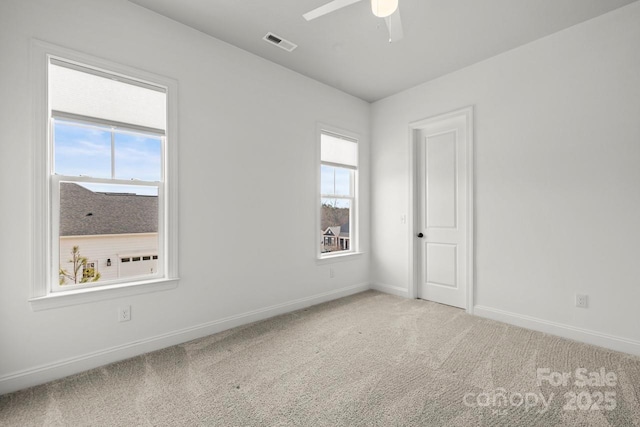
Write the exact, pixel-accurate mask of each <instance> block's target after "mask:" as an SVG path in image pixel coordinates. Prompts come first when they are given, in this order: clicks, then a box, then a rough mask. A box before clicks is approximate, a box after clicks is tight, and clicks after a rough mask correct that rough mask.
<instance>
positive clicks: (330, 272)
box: [329, 268, 336, 279]
mask: <svg viewBox="0 0 640 427" xmlns="http://www.w3.org/2000/svg"><path fill="white" fill-rule="evenodd" d="M334 277H336V272H335V271H333V268H330V269H329V278H330V279H333V278H334Z"/></svg>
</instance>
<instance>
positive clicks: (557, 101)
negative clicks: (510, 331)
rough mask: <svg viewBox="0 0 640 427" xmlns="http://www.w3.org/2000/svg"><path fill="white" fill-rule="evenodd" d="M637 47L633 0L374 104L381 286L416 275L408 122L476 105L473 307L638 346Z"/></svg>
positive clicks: (638, 7) (638, 13)
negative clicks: (579, 298) (404, 219)
mask: <svg viewBox="0 0 640 427" xmlns="http://www.w3.org/2000/svg"><path fill="white" fill-rule="evenodd" d="M639 47H640V3H638V2H636V3H634V4H631V5H630V6H627V7H624V8H622V9H619V10H616V11H613V12H611V13H609V14H606V15H603V16H601V17H599V18H596V19H594V20H591V21H588V22H586V23H583V24H581V25H578V26H575V27H572V28H569V29H567V30H565V31H562V32H560V33H556V34H554V35H551V36H549V37H546V38H544V39H541V40H538V41H536V42H534V43H531V44H528V45H525V46H523V47H520V48H518V49H515V50H513V51H510V52H507V53H505V54H502V55H499V56H496V57H494V58H491V59H489V60H486V61H484V62H481V63H478V64H475V65H473V66H470V67H468V68H466V69H463V70H460V71H458V72H455V73H452V74H449V75H447V76H444V77H442V78H439V79H437V80H434V81H431V82H429V83H426V84H423V85H420V86H418V87H415V88H413V89H410V90H407V91H405V92H402V93H399V94H397V95H394V96H391V97H389V98H387V99H384V100H381V101H379V102H376V103H375V104H373V111H372V135H374V137H373V142H372V172H371V173H372V184H371V185H372V189H373V193H372V230H373V235H372V254H373V255H372V265H373V268H374V271H373V278H372V280H373V281H374V282H375V283H376V287H378V288H380V289H387V290H390V291H395V292H396V293H400V294H403V293H404V294H406V293H407V291H408V289H409V283H408V280H409V278H408V277H409V274H408V268H409V264H408V262H409V260H408V255H407V253H408V248H409V230H408V229H407V227H409V226H408V225H404V224H402V223H401V221H400V217H401V215H403V214H409V213H410V212H408V210H409V205H410V199H409V179H410V177H409V176H408V166H409V134H408V125H409V123H410V122H412V121H416V120H419V119H423V118H427V117H430V116H435V115H438V114H441V113H445V112H448V111H451V110H455V109H458V108H462V107H465V106H468V105H474V106H475V138H476V139H475V149H476V161H475V167H476V192H475V197H476V236H475V237H476V290H475V297H476V309H475V312H476V313H477V314H481V315H484V316H490V317H494V318H498V319H502V320H507V321H511V322H514V323H518V324H522V325H525V326H527V327H532V328H536V329H540V330H546V331H549V332H553V333H557V334H560V335H564V336H570V337H573V338H578V339H581V340H585V341H589V342H594V343H597V344H602V345H607V346H609V347H614V348H617V349H621V350H625V351H630V352H635V353H638V354H640V327H639V326H640V310H638V301H640V275H639V274H638V262H639V260H640V249H639V248H640V245H639V244H638V242H639V241H640V216H639V213H640V48H639ZM575 293H585V294H588V295H589V304H590V307H589V308H588V309H586V310H585V309H578V308H575V306H574V294H575ZM616 337H617V338H621V339H616Z"/></svg>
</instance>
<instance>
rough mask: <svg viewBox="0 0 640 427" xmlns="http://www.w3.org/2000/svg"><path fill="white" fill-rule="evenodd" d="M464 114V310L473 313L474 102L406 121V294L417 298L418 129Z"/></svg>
mask: <svg viewBox="0 0 640 427" xmlns="http://www.w3.org/2000/svg"><path fill="white" fill-rule="evenodd" d="M458 116H464V118H465V120H466V123H467V129H466V130H467V165H466V172H467V189H468V191H467V266H466V267H467V298H466V312H467V313H469V314H473V306H474V301H475V299H474V289H475V227H474V225H475V204H474V203H475V197H474V195H475V174H474V170H475V167H474V166H475V151H474V139H475V135H474V128H475V127H474V107H473V105H471V106H468V107H464V108H461V109H458V110H454V111H450V112H448V113H444V114H438V115H436V116H431V117H428V118H426V119H421V120H417V121H414V122H411V123H409V221H408V223H409V227H408V229H409V297H410V298H413V299H416V298H418V278H419V274H418V268H420V263H419V262H418V260H417V259H416V257H417V256H418V254H419V253H420V252H419V248H418V245H419V242H418V240H417V239H416V238H415V236H416V233H417V230H418V227H419V225H418V222H419V221H418V218H419V209H420V203H419V199H418V197H420V195H419V194H418V188H419V187H418V174H419V166H418V162H419V161H420V159H418V156H417V144H418V143H419V142H420V137H419V134H420V131H421V130H422V129H424V128H426V127H427V126H429V125H431V124H433V123H436V122H439V121H442V120H447V119H451V118H453V117H458Z"/></svg>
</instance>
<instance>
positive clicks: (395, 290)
mask: <svg viewBox="0 0 640 427" xmlns="http://www.w3.org/2000/svg"><path fill="white" fill-rule="evenodd" d="M371 289H375V290H376V291H380V292H384V293H385V294H391V295H397V296H399V297H404V298H409V290H408V289H405V288H401V287H400V286H391V285H385V284H383V283H372V284H371Z"/></svg>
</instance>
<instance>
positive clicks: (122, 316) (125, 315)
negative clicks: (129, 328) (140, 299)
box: [118, 305, 131, 322]
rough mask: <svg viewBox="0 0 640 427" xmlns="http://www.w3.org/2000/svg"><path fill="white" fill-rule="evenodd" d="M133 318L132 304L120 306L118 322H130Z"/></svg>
mask: <svg viewBox="0 0 640 427" xmlns="http://www.w3.org/2000/svg"><path fill="white" fill-rule="evenodd" d="M129 320H131V306H130V305H126V306H124V307H120V308H118V322H128V321H129Z"/></svg>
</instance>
